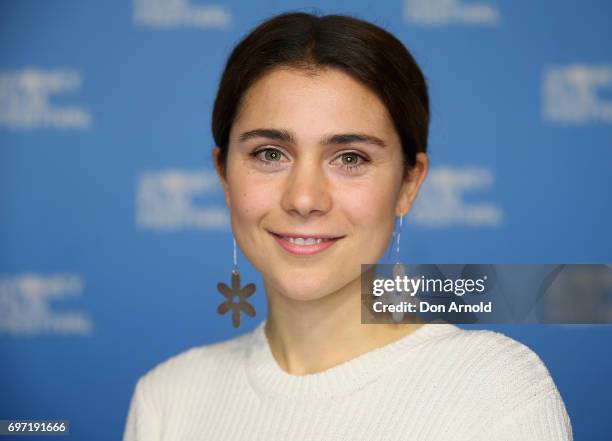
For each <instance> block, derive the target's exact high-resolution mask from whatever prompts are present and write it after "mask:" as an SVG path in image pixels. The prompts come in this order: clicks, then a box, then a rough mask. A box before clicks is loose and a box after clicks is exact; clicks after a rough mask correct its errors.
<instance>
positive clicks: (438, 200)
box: [410, 167, 504, 227]
mask: <svg viewBox="0 0 612 441" xmlns="http://www.w3.org/2000/svg"><path fill="white" fill-rule="evenodd" d="M492 183H493V173H492V172H491V171H490V170H489V169H487V168H483V167H462V168H457V167H454V168H451V167H435V168H432V170H431V171H430V172H429V176H428V177H427V179H425V182H424V183H423V187H422V189H421V191H420V192H419V196H418V197H417V199H416V201H415V205H414V212H413V214H412V215H411V216H410V218H411V220H413V221H414V222H415V223H417V224H419V225H423V226H430V227H446V226H453V225H460V226H461V225H465V226H478V227H481V226H499V225H501V223H502V221H503V218H504V214H503V211H502V209H501V208H500V207H498V206H497V205H495V204H493V203H491V202H477V203H471V202H467V201H466V200H465V195H464V194H465V193H471V192H474V191H477V190H483V189H487V188H489V187H490V186H491V184H492Z"/></svg>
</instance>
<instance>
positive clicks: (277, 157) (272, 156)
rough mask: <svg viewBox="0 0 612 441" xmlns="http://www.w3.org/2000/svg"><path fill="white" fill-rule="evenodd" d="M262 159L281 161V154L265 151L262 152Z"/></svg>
mask: <svg viewBox="0 0 612 441" xmlns="http://www.w3.org/2000/svg"><path fill="white" fill-rule="evenodd" d="M264 158H265V160H266V161H278V160H280V159H281V154H280V152H279V151H278V150H273V149H266V150H264Z"/></svg>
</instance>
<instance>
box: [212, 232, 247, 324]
mask: <svg viewBox="0 0 612 441" xmlns="http://www.w3.org/2000/svg"><path fill="white" fill-rule="evenodd" d="M217 289H218V290H219V292H220V293H221V294H223V295H224V296H225V297H226V299H227V300H226V301H225V302H223V303H221V304H220V305H219V306H218V307H217V312H218V313H219V314H221V315H223V314H226V313H227V312H228V311H230V310H231V311H232V325H234V328H237V327H239V326H240V312H241V311H244V313H245V314H246V315H248V316H250V317H255V308H253V305H251V304H250V303H249V302H247V301H246V299H247V298H248V297H250V296H252V295H253V293H254V292H255V284H254V283H249V284H248V285H246V286H245V287H244V288H240V273H239V272H238V265H237V259H236V239H234V268H233V269H232V287H231V288H230V287H229V286H227V285H226V284H225V283H223V282H220V283H218V284H217ZM235 297H238V300H237V301H235V300H234V298H235Z"/></svg>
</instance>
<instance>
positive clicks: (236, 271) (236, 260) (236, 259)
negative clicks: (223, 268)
mask: <svg viewBox="0 0 612 441" xmlns="http://www.w3.org/2000/svg"><path fill="white" fill-rule="evenodd" d="M232 240H233V241H234V268H233V269H232V272H233V273H234V274H236V273H238V257H237V255H236V238H235V237H234V236H233V235H232Z"/></svg>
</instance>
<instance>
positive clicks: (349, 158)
mask: <svg viewBox="0 0 612 441" xmlns="http://www.w3.org/2000/svg"><path fill="white" fill-rule="evenodd" d="M359 159H360V157H359V155H358V154H357V153H344V154H342V165H348V166H352V165H355V164H357V163H358V162H359Z"/></svg>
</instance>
